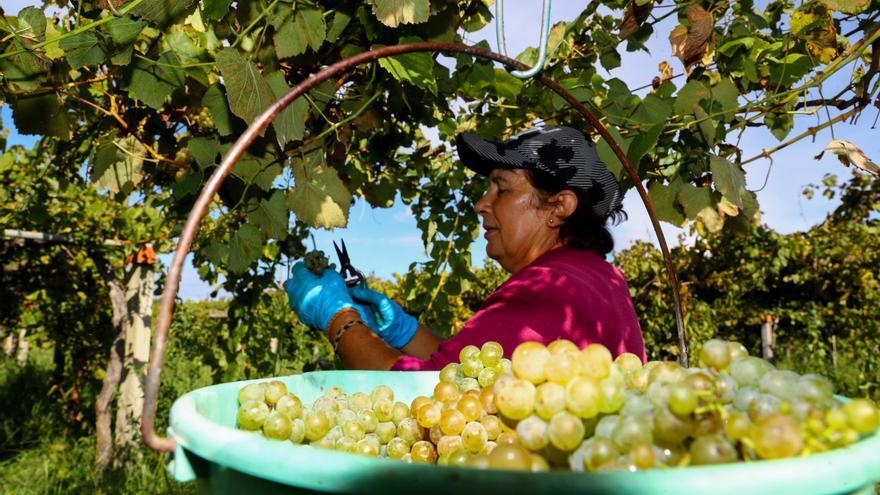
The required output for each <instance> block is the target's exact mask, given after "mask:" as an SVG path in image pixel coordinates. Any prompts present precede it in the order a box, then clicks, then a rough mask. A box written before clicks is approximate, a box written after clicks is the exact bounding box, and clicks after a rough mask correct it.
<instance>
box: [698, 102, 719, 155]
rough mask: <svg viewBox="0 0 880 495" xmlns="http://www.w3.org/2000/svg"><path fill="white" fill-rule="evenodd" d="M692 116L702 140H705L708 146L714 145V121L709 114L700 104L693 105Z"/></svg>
mask: <svg viewBox="0 0 880 495" xmlns="http://www.w3.org/2000/svg"><path fill="white" fill-rule="evenodd" d="M694 116H695V117H696V118H697V128H698V129H699V130H700V135H701V136H703V140H704V141H706V144H708V145H709V146H714V145H715V137H716V136H715V132H716V130H717V128H716V127H715V121H714V120H712V118H711V117H709V114H708V113H706V111H705V110H703V107H701V106H700V105H694Z"/></svg>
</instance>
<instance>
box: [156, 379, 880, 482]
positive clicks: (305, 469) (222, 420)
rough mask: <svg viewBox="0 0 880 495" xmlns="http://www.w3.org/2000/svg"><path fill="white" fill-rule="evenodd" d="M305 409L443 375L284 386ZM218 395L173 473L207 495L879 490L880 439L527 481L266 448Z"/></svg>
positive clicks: (195, 397)
mask: <svg viewBox="0 0 880 495" xmlns="http://www.w3.org/2000/svg"><path fill="white" fill-rule="evenodd" d="M278 379H279V380H281V381H283V382H284V383H285V384H286V385H287V388H288V389H289V390H290V391H292V392H293V393H295V394H296V395H298V396H299V397H300V398H301V399H302V400H303V402H306V403H307V402H311V401H313V400H315V399H317V398H318V397H320V396H321V395H322V394H323V393H324V391H325V390H326V389H327V388H329V387H333V386H338V387H340V388H342V389H343V390H344V391H345V392H347V393H353V392H359V391H360V392H370V391H371V390H372V389H373V388H374V387H375V386H377V385H388V386H390V387H391V388H392V389H393V390H394V393H395V399H396V400H401V401H403V402H406V403H409V401H411V400H412V399H413V398H415V397H416V396H417V395H430V394H431V391H432V390H433V387H434V385H435V384H436V383H437V379H438V377H437V373H436V372H409V373H401V372H378V371H322V372H313V373H304V374H302V375H296V376H289V377H284V378H278ZM259 381H267V380H253V381H248V382H235V383H224V384H220V385H214V386H211V387H206V388H202V389H198V390H195V391H192V392H190V393H188V394H186V395H184V396H183V397H180V398H179V399H177V401H175V402H174V405H173V406H172V408H171V427H170V432H169V433H170V434H171V436H172V437H173V438H174V439H175V440H176V441H177V450H176V452H175V453H174V460H173V461H172V463H171V471H172V473H173V475H174V477H175V479H177V480H178V481H192V480H195V481H196V483H197V486H198V489H199V492H201V493H218V494H219V493H320V492H326V493H363V494H368V493H370V494H371V493H375V494H382V495H397V494H409V493H418V494H442V495H453V494H465V493H474V494H479V495H485V494H490V493H501V494H505V495H514V494H519V493H546V494H553V495H563V494H569V493H591V494H592V493H595V494H612V493H613V494H636V493H640V494H641V493H645V494H670V495H683V494H688V493H694V494H711V495H722V494H749V495H757V494H772V495H786V494H791V495H807V494H842V493H859V494H865V495H868V494H873V493H874V492H873V485H874V483H877V482H878V481H880V433H878V434H875V435H874V436H872V437H870V438H867V439H865V440H863V441H861V442H859V443H857V444H855V445H852V446H850V447H848V448H846V449H840V450H836V451H832V452H826V453H822V454H817V455H813V456H809V457H803V458H796V459H785V460H778V461H761V462H749V463H737V464H727V465H721V466H705V467H689V468H684V469H665V470H664V469H654V470H648V471H640V472H635V473H629V472H609V473H574V472H562V471H561V472H550V473H535V474H532V473H523V472H509V471H482V470H476V469H465V468H453V467H442V466H431V465H419V464H406V463H403V462H400V461H393V460H389V459H377V458H371V457H364V456H358V455H354V454H346V453H341V452H334V451H330V450H322V449H318V448H314V447H309V446H305V445H293V444H291V443H290V442H282V441H272V440H267V439H265V438H263V437H261V436H259V435H257V434H255V433H248V432H245V431H240V430H236V429H235V414H236V411H237V409H238V408H237V395H238V390H239V389H240V388H241V387H242V386H244V385H245V384H247V383H252V382H259Z"/></svg>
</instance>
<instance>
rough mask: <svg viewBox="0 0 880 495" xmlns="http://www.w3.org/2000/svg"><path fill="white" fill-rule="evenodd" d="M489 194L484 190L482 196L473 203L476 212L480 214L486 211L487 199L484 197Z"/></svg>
mask: <svg viewBox="0 0 880 495" xmlns="http://www.w3.org/2000/svg"><path fill="white" fill-rule="evenodd" d="M488 196H489V193H488V192H486V193H485V194H483V196H482V197H481V198H480V199H478V200H477V202H476V203H474V211H475V212H477V214H478V215H481V214H483V213H485V212H486V211H488V207H489V201H488V200H487V199H486V198H487V197H488Z"/></svg>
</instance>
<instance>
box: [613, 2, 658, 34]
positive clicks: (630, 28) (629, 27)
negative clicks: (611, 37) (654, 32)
mask: <svg viewBox="0 0 880 495" xmlns="http://www.w3.org/2000/svg"><path fill="white" fill-rule="evenodd" d="M653 6H654V4H653V2H647V3H645V2H641V3H640V2H638V1H636V0H630V2H629V3H628V4H627V5H626V13H624V14H623V20H622V21H620V28H619V31H618V32H617V36H619V37H620V39H622V40H625V39H626V38H627V37H629V35H631V34H633V33H634V32H636V30H638V29H639V28H640V27H641V26H642V23H644V22H645V20H646V19H647V18H648V15H650V14H651V8H652V7H653Z"/></svg>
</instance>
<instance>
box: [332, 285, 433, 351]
mask: <svg viewBox="0 0 880 495" xmlns="http://www.w3.org/2000/svg"><path fill="white" fill-rule="evenodd" d="M349 292H350V293H351V297H352V298H353V299H354V301H355V302H358V303H364V304H365V305H368V306H370V307H372V308H374V309H375V310H376V317H377V321H376V326H375V327H371V328H372V329H373V331H374V332H376V334H377V335H378V336H379V337H381V338H382V340H384V341H385V342H386V343H387V344H388V345H390V346H391V347H394V348H395V349H400V348H402V347H403V346H405V345H406V344H408V343H409V341H410V340H412V338H413V335H415V333H416V330H417V329H418V327H419V321H418V320H416V319H415V317H413V316H412V315H409V314H407V313H406V312H405V311H403V308H401V307H400V305H399V304H397V303H396V302H394V301H393V300H392V299H391V298H389V297H388V296H386V295H385V294H382V293H381V292H376V291H374V290H372V289H368V288H366V287H363V286H355V287H352V288H351V289H349Z"/></svg>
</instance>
